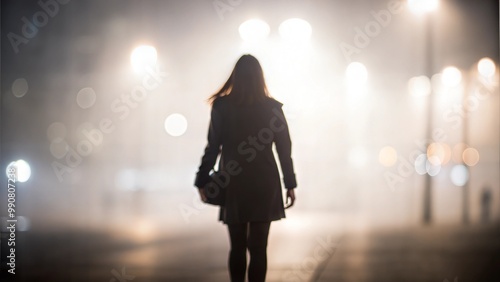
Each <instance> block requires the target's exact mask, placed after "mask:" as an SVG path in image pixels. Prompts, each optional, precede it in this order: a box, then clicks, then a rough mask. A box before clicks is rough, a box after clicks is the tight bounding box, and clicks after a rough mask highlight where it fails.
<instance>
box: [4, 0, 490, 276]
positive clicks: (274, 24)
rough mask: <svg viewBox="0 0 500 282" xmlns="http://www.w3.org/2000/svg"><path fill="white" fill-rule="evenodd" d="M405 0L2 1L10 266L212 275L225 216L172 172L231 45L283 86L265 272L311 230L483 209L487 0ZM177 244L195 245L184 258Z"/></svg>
mask: <svg viewBox="0 0 500 282" xmlns="http://www.w3.org/2000/svg"><path fill="white" fill-rule="evenodd" d="M423 2H424V4H422V1H420V2H419V1H409V2H406V1H401V2H393V1H378V0H377V1H319V0H317V1H316V0H286V1H285V0H272V1H249V0H241V1H236V0H233V1H225V0H220V1H211V0H197V1H159V0H158V1H76V0H73V1H67V0H66V1H62V0H61V1H60V2H56V1H55V0H54V1H50V0H49V1H41V3H42V4H40V3H36V2H35V1H2V3H1V5H2V6H1V35H2V43H1V44H2V45H1V46H2V47H1V48H2V50H1V82H2V88H1V91H2V92H1V93H2V94H1V95H2V97H1V166H2V167H3V168H6V169H7V168H8V167H10V166H14V167H17V169H18V171H19V174H18V181H19V182H18V183H17V184H16V186H17V192H16V201H17V202H16V203H17V209H16V215H17V216H18V220H19V221H18V233H17V234H18V235H17V236H18V238H19V240H20V244H19V247H18V248H19V250H20V252H21V255H20V258H19V261H20V262H19V263H20V266H22V265H25V266H26V268H25V269H24V270H23V268H22V267H21V268H20V269H19V272H20V273H22V271H24V273H25V274H24V275H26V276H25V277H27V278H26V279H31V278H33V277H35V276H36V275H39V277H50V275H51V274H50V273H45V272H44V271H42V270H41V267H42V266H44V265H49V263H48V262H45V263H46V264H45V263H41V261H44V260H49V261H50V260H51V259H52V260H55V261H66V263H68V265H69V266H71V267H70V268H69V270H68V269H67V270H66V271H67V272H63V274H60V275H61V277H66V276H64V275H72V277H73V279H77V280H75V281H80V280H78V279H81V280H82V281H87V280H85V279H89V280H88V281H94V279H97V278H96V277H100V278H99V279H101V280H102V279H104V280H105V281H106V279H108V280H109V279H112V278H113V277H114V274H113V272H112V271H113V270H114V269H116V270H118V272H120V271H121V270H120V269H121V267H123V266H126V267H128V269H131V270H127V273H132V274H133V275H135V276H136V277H137V281H153V279H161V278H163V279H170V280H172V281H174V280H175V279H177V280H175V281H189V280H198V281H205V280H210V279H213V280H214V281H217V279H218V278H210V279H208V278H207V277H208V276H207V275H211V274H207V273H214V272H215V273H216V274H214V275H215V276H214V277H225V276H224V275H225V272H224V271H225V269H224V267H225V260H226V257H225V256H226V251H227V243H226V242H225V241H226V238H225V236H226V234H225V229H224V227H223V226H222V225H221V224H218V223H217V222H216V218H217V209H215V208H213V207H207V206H204V205H202V204H201V203H199V200H198V198H197V194H196V190H195V189H194V187H193V185H192V183H193V181H194V175H195V172H196V170H197V167H198V165H199V161H200V159H201V155H202V152H203V148H204V146H205V142H206V141H205V138H206V134H207V127H208V118H209V111H210V107H209V105H208V103H206V99H207V98H208V96H209V95H210V94H212V93H214V92H215V91H216V90H218V88H219V87H220V86H221V85H222V84H223V82H224V81H225V80H226V79H227V77H228V76H229V74H230V72H231V70H232V67H233V66H234V63H235V62H236V60H237V59H238V58H239V56H241V55H242V54H245V53H251V54H253V55H255V56H256V57H257V58H258V59H259V60H260V62H261V64H262V66H263V68H264V72H265V76H266V80H267V83H268V88H269V90H270V93H271V95H272V96H273V97H275V98H276V99H277V100H279V101H281V102H283V103H284V104H285V107H284V109H285V114H286V116H287V119H288V122H289V125H290V131H291V137H292V141H293V146H294V147H293V158H294V161H295V168H296V173H297V177H298V184H299V185H298V186H299V187H298V189H297V197H298V200H297V203H296V206H295V207H294V208H293V209H291V210H289V212H288V213H287V215H288V218H287V219H286V220H283V221H281V222H278V223H275V224H274V225H273V228H272V231H271V239H270V240H271V243H270V246H272V248H273V249H271V251H275V252H271V251H270V276H269V277H270V279H274V280H276V281H281V280H280V278H279V277H282V274H281V273H280V272H286V271H288V270H290V269H293V268H294V267H295V268H296V266H294V265H295V264H296V263H300V262H301V260H303V258H304V257H307V256H308V255H310V254H309V253H310V252H312V250H313V249H314V244H315V243H314V238H315V236H323V237H324V236H327V234H335V236H340V235H339V234H344V233H349V232H354V233H356V234H371V233H370V232H375V231H377V232H378V231H382V232H388V231H391V230H428V229H431V230H434V229H437V230H445V231H443V232H445V233H446V232H447V230H448V231H449V230H462V229H467V230H469V229H470V228H472V227H473V226H475V227H477V228H486V227H488V226H490V227H491V226H493V227H498V225H497V223H498V222H499V220H500V174H499V171H500V156H499V144H500V134H499V126H500V124H499V120H500V117H499V112H500V104H499V91H498V82H499V79H498V78H499V75H498V74H499V71H498V61H499V55H498V51H499V45H498V39H499V35H498V34H499V32H498V31H499V28H498V2H497V1H429V0H428V1H423ZM433 3H436V6H433V5H434V4H433ZM419 5H422V6H420V7H419ZM429 5H430V6H429ZM429 7H430V8H431V9H429V10H428V11H427V10H425V9H424V10H419V8H429ZM27 22H29V23H27ZM35 24H36V25H35ZM464 116H466V117H467V118H464ZM429 119H430V122H429ZM429 136H431V137H432V140H429ZM16 161H17V162H16ZM426 177H428V178H427V180H429V181H430V184H427V188H428V189H429V190H428V191H430V195H431V197H430V201H429V202H428V203H429V207H430V217H428V220H425V216H424V203H425V197H424V195H425V189H426V188H425V187H426ZM2 183H4V184H2V186H1V189H0V191H1V193H2V196H1V199H2V202H1V205H0V207H1V208H2V211H1V215H2V216H3V220H2V221H3V224H5V219H6V216H7V213H6V211H7V207H6V203H7V191H6V187H7V184H6V183H7V178H6V175H2ZM488 195H489V196H488ZM464 202H465V203H466V205H464ZM439 228H444V229H439ZM481 230H482V229H481ZM3 231H5V226H4V229H3ZM40 234H43V235H40ZM75 234H78V235H75ZM85 234H88V236H87V235H85ZM96 234H97V235H96ZM304 234H309V235H308V236H309V237H307V236H306V235H304ZM92 236H95V237H92ZM197 236H198V237H197ZM303 237H304V238H306V239H304V238H303ZM2 238H3V239H4V237H2ZM35 238H36V239H35ZM56 238H59V239H56ZM103 238H107V239H103ZM287 238H288V239H287ZM293 238H302V239H301V242H303V244H301V245H303V246H302V247H300V246H295V247H294V248H292V249H289V247H288V246H287V244H285V243H283V242H290V243H291V244H293V242H294V241H293V240H292V239H293ZM307 238H313V239H311V240H309V239H307ZM44 240H45V241H44ZM100 240H103V241H102V242H101V241H100ZM287 240H289V241H287ZM307 240H309V241H307ZM117 242H118V243H117ZM120 242H123V243H120ZM280 242H281V243H280ZM4 244H5V240H3V242H2V246H3V247H4ZM44 244H45V246H51V247H50V248H49V247H47V249H50V250H51V251H47V249H44V248H43V247H42V245H44ZM52 244H53V245H52ZM155 244H157V245H155ZM217 244H218V245H217ZM273 244H274V245H273ZM295 244H296V243H295ZM62 245H64V246H66V247H61V246H62ZM214 245H215V246H221V248H222V250H221V248H217V247H214ZM96 246H97V247H96ZM106 246H108V248H109V250H108V249H107V248H106ZM154 246H157V247H154ZM496 246H497V247H498V244H497V245H496ZM155 248H156V249H155ZM85 249H87V250H91V251H89V252H86V253H85V254H86V255H85V256H84V258H83V259H82V261H84V262H85V263H81V261H79V260H77V259H74V257H75V256H78V254H80V253H81V251H82V250H85ZM95 249H100V250H101V252H102V253H100V254H96V253H95V252H93V250H95ZM493 249H494V250H498V248H497V249H495V248H493ZM36 250H38V251H36ZM116 250H119V251H116ZM158 250H161V252H160V251H158ZM23 252H25V253H24V254H28V253H30V252H35V253H37V254H39V256H38V257H35V256H32V257H31V259H27V258H26V257H28V256H22V254H23ZM308 252H309V253H308ZM42 254H43V255H42ZM197 254H201V257H202V258H203V257H214V259H213V261H212V260H211V262H210V263H208V264H207V263H206V260H202V261H201V264H202V265H208V266H206V269H205V268H203V267H202V268H203V269H202V270H200V269H199V268H196V267H194V268H193V267H192V266H191V265H192V264H193V263H195V262H196V265H198V266H199V265H200V262H198V260H200V257H199V255H197ZM101 255H102V256H104V257H107V259H103V260H102V261H100V260H99V259H96V257H100V256H101ZM3 256H4V255H3V253H2V259H4V257H3ZM68 258H70V259H69V261H70V262H67V261H68ZM159 261H160V262H159ZM496 261H498V259H497V260H496ZM21 262H22V264H21ZM86 263H87V264H86ZM89 264H90V267H89ZM159 265H161V266H162V267H161V268H160V267H159ZM28 267H29V269H30V270H28ZM299 268H300V267H299ZM89 269H91V270H89ZM207 269H208V270H207ZM82 273H84V274H82ZM196 273H202V274H196ZM315 273H316V272H315ZM21 275H22V274H21ZM43 275H49V276H43ZM197 275H198V276H197ZM217 275H220V276H217ZM436 275H437V277H439V278H440V279H441V281H442V279H445V278H446V277H449V278H453V277H450V276H451V275H455V274H450V275H448V276H446V275H447V274H443V275H442V276H439V274H436ZM466 275H467V274H463V275H462V277H464V276H466ZM306 276H307V277H310V276H311V273H307V275H304V277H306ZM21 277H22V276H21ZM75 277H76V278H75ZM102 277H104V278H102ZM115 277H116V276H115ZM141 277H142V279H143V280H140V279H141ZM203 277H204V278H203ZM210 277H212V276H210ZM476 278H477V277H476ZM304 279H305V278H304ZM307 279H308V278H307ZM324 279H326V278H324ZM274 280H273V281H274ZM361 280H362V279H361ZM26 281H28V280H26ZM283 281H287V279H286V278H284V279H283ZM325 281H326V280H325ZM345 281H347V280H345ZM374 281H375V280H374ZM403 281H406V280H403ZM408 281H410V280H408ZM419 281H423V280H419Z"/></svg>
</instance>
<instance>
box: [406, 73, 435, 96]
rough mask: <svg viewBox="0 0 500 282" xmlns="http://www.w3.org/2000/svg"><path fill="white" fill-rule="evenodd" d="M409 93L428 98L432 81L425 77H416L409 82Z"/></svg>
mask: <svg viewBox="0 0 500 282" xmlns="http://www.w3.org/2000/svg"><path fill="white" fill-rule="evenodd" d="M408 91H409V92H410V95H412V96H417V97H420V96H427V95H429V94H430V93H431V81H430V79H429V78H428V77H427V76H425V75H422V76H416V77H412V78H410V80H409V81H408Z"/></svg>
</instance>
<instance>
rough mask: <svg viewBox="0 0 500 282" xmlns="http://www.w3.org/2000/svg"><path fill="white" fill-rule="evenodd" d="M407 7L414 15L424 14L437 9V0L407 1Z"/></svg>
mask: <svg viewBox="0 0 500 282" xmlns="http://www.w3.org/2000/svg"><path fill="white" fill-rule="evenodd" d="M408 7H409V8H410V10H411V11H412V12H413V13H415V14H425V13H428V12H432V11H435V10H437V9H438V8H439V0H408Z"/></svg>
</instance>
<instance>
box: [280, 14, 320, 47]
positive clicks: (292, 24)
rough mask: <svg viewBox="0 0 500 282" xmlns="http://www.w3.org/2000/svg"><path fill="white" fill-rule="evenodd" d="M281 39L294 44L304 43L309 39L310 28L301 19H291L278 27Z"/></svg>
mask: <svg viewBox="0 0 500 282" xmlns="http://www.w3.org/2000/svg"><path fill="white" fill-rule="evenodd" d="M279 32H280V35H281V37H282V38H283V39H285V40H287V41H290V42H294V43H300V42H306V41H307V40H309V38H310V37H311V33H312V27H311V25H310V24H309V23H308V22H307V21H306V20H303V19H299V18H292V19H288V20H286V21H284V22H282V23H281V25H280V27H279Z"/></svg>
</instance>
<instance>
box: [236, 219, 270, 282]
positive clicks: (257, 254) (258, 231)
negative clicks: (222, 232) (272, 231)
mask: <svg viewBox="0 0 500 282" xmlns="http://www.w3.org/2000/svg"><path fill="white" fill-rule="evenodd" d="M227 226H228V229H229V238H230V239H231V250H230V252H229V273H230V275H231V281H232V282H243V281H245V272H246V268H247V249H248V251H249V252H250V265H249V266H248V281H249V282H264V281H265V280H266V271H267V254H266V247H267V237H268V235H269V227H270V226H271V223H270V222H250V223H241V224H228V225H227Z"/></svg>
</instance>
